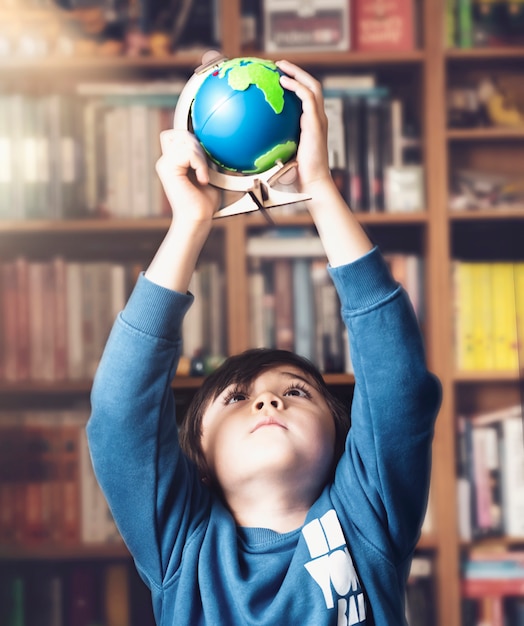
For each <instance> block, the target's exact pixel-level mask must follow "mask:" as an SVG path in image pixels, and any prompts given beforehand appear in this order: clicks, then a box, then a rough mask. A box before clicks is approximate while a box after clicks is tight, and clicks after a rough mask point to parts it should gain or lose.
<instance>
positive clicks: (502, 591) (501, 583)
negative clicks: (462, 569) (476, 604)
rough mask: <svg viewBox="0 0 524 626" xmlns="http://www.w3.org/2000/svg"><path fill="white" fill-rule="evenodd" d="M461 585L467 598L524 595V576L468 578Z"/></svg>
mask: <svg viewBox="0 0 524 626" xmlns="http://www.w3.org/2000/svg"><path fill="white" fill-rule="evenodd" d="M461 586H462V589H461V591H462V595H463V596H464V597H465V598H481V597H483V596H522V595H524V578H467V579H464V580H462V583H461Z"/></svg>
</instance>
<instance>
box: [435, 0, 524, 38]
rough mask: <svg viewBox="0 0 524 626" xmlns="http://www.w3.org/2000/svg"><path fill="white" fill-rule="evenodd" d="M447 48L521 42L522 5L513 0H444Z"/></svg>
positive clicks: (522, 26)
mask: <svg viewBox="0 0 524 626" xmlns="http://www.w3.org/2000/svg"><path fill="white" fill-rule="evenodd" d="M445 7H446V8H445V10H446V44H447V46H448V47H450V48H452V47H459V48H473V47H485V46H504V45H522V43H524V6H523V5H522V2H518V1H516V2H515V1H514V0H446V5H445Z"/></svg>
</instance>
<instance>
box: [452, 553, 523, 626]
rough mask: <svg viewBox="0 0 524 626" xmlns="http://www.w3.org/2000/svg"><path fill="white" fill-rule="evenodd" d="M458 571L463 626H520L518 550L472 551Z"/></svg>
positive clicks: (520, 591)
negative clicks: (480, 624) (487, 625)
mask: <svg viewBox="0 0 524 626" xmlns="http://www.w3.org/2000/svg"><path fill="white" fill-rule="evenodd" d="M461 569H462V572H461V573H462V581H461V593H462V598H463V600H462V617H463V621H462V623H463V625H464V626H476V624H479V623H482V624H490V626H506V624H511V626H523V625H524V552H523V551H522V550H512V551H509V550H508V551H503V550H500V549H492V550H486V549H484V550H482V549H481V550H472V551H471V552H470V553H469V554H468V556H467V557H466V558H465V559H464V561H463V562H462V566H461Z"/></svg>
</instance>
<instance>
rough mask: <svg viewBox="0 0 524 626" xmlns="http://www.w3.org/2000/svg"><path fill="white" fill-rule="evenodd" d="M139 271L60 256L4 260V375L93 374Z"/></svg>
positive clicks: (0, 305) (0, 316)
mask: <svg viewBox="0 0 524 626" xmlns="http://www.w3.org/2000/svg"><path fill="white" fill-rule="evenodd" d="M140 269H141V268H140V267H139V266H135V265H134V264H122V263H114V262H109V261H100V262H80V261H68V260H65V259H64V258H63V257H56V258H53V259H52V260H50V261H36V260H31V259H28V258H27V257H18V258H17V259H15V260H13V261H4V262H3V263H0V345H1V346H2V349H1V351H0V380H4V381H8V382H27V381H42V380H44V381H49V382H52V381H66V380H87V379H90V378H92V376H93V374H94V372H95V371H96V368H97V365H98V361H99V359H100V356H101V354H102V350H103V348H104V345H105V342H106V340H107V337H108V335H109V331H110V329H111V326H112V324H113V322H114V320H115V317H116V315H117V314H118V312H119V311H120V310H121V309H122V308H123V306H124V304H125V301H126V299H127V296H128V294H129V293H130V291H131V288H132V285H133V284H134V281H135V279H136V276H137V273H138V272H139V271H140Z"/></svg>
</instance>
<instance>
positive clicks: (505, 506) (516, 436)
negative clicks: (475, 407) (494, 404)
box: [457, 405, 524, 540]
mask: <svg viewBox="0 0 524 626" xmlns="http://www.w3.org/2000/svg"><path fill="white" fill-rule="evenodd" d="M522 437H523V434H522V408H521V406H520V405H515V406H509V407H503V408H501V409H498V410H495V411H488V412H483V413H482V412H479V413H476V414H474V415H468V416H466V415H460V416H458V418H457V478H458V485H457V486H458V488H459V489H460V494H461V496H462V497H461V498H460V499H459V502H458V514H459V519H458V522H459V529H460V536H461V538H463V539H464V540H470V539H471V538H479V537H480V538H481V537H485V536H503V535H505V536H507V537H516V538H519V537H522V536H524V525H523V523H522V519H524V517H523V515H524V509H523V506H522V502H523V501H524V500H523V498H524V483H523V480H522V473H520V474H519V472H521V470H522V467H524V447H523V446H522Z"/></svg>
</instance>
